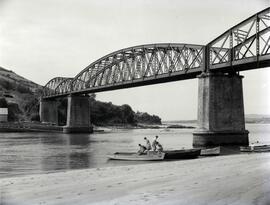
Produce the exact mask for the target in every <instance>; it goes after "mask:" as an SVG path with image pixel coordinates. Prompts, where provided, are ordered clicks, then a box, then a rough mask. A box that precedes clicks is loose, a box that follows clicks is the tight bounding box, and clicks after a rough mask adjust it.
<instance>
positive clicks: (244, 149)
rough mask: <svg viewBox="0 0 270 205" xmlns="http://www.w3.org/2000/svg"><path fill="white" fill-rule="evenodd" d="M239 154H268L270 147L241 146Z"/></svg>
mask: <svg viewBox="0 0 270 205" xmlns="http://www.w3.org/2000/svg"><path fill="white" fill-rule="evenodd" d="M240 151H241V152H270V145H251V146H246V147H244V146H241V147H240Z"/></svg>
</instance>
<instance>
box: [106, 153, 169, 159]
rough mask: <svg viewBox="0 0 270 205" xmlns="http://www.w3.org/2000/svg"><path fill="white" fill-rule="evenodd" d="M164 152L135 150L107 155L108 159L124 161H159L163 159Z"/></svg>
mask: <svg viewBox="0 0 270 205" xmlns="http://www.w3.org/2000/svg"><path fill="white" fill-rule="evenodd" d="M164 156H165V153H163V152H155V151H149V152H147V153H145V154H139V153H136V152H115V153H114V154H113V155H108V158H109V159H114V160H126V161H160V160H163V159H164Z"/></svg>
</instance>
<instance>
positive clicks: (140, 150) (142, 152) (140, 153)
mask: <svg viewBox="0 0 270 205" xmlns="http://www.w3.org/2000/svg"><path fill="white" fill-rule="evenodd" d="M138 145H139V147H140V149H139V151H138V154H139V155H142V154H144V153H145V151H146V147H145V146H143V145H141V144H138Z"/></svg>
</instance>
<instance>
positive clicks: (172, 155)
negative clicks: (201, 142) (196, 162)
mask: <svg viewBox="0 0 270 205" xmlns="http://www.w3.org/2000/svg"><path fill="white" fill-rule="evenodd" d="M163 152H164V153H165V157H164V159H194V158H196V157H198V156H199V155H200V153H201V149H181V150H167V151H163Z"/></svg>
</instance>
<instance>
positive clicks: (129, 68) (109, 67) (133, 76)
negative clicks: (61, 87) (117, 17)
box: [71, 44, 203, 92]
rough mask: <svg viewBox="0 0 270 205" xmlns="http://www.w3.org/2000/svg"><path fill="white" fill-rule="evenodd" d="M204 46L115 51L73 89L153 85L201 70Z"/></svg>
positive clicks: (94, 65)
mask: <svg viewBox="0 0 270 205" xmlns="http://www.w3.org/2000/svg"><path fill="white" fill-rule="evenodd" d="M202 59H203V46H198V45H186V44H155V45H144V46H136V47H131V48H127V49H123V50H119V51H117V52H114V53H111V54H109V55H107V56H105V57H103V58H101V59H99V60H97V61H95V62H94V63H92V64H91V65H89V66H88V67H87V68H85V69H84V70H83V71H82V72H81V73H79V74H78V75H77V76H76V77H75V78H74V79H73V81H72V86H71V87H72V91H75V92H76V91H82V92H83V91H85V90H86V91H87V92H91V91H93V92H95V91H97V90H101V89H103V90H106V89H107V88H108V87H110V89H113V88H112V87H114V86H115V88H119V87H122V86H124V87H128V86H129V85H130V86H131V84H132V86H136V85H143V84H148V83H149V84H150V83H151V84H153V83H155V82H160V81H161V80H164V81H166V78H168V79H169V78H173V77H175V76H180V75H181V74H182V75H183V76H186V77H188V74H194V73H196V72H200V71H201V66H202Z"/></svg>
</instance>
